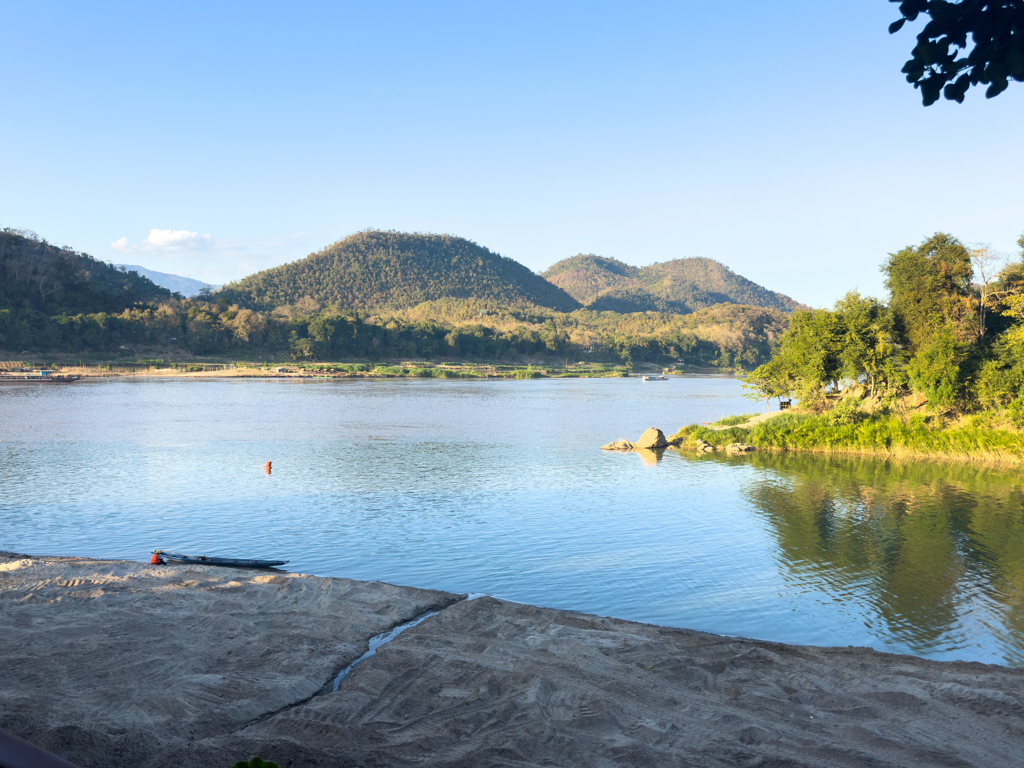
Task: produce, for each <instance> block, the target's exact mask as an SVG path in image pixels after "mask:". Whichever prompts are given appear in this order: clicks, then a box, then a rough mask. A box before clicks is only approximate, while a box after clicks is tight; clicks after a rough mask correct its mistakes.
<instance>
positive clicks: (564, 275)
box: [541, 254, 802, 314]
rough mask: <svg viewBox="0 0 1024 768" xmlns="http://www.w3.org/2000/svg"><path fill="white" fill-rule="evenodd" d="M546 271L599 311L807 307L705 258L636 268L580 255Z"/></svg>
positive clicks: (787, 309) (588, 306)
mask: <svg viewBox="0 0 1024 768" xmlns="http://www.w3.org/2000/svg"><path fill="white" fill-rule="evenodd" d="M541 275H542V276H543V277H545V278H547V279H548V280H550V281H551V282H552V283H554V284H555V285H557V286H558V287H560V288H562V289H563V290H564V291H565V292H566V293H568V294H569V295H570V296H572V297H573V298H574V299H576V300H577V301H578V302H580V303H581V304H583V305H584V306H586V307H587V308H588V309H593V310H598V311H614V312H624V313H625V312H651V311H653V312H676V313H679V314H688V313H690V312H695V311H697V310H699V309H703V308H706V307H711V306H715V305H716V304H723V303H732V304H746V305H749V306H755V307H762V308H765V309H777V310H779V311H782V312H792V311H794V310H796V309H799V308H800V307H801V306H802V305H801V304H799V303H798V302H797V301H795V300H794V299H792V298H790V297H789V296H786V295H785V294H782V293H778V292H776V291H771V290H769V289H767V288H765V287H764V286H762V285H758V284H757V283H755V282H753V281H752V280H748V279H747V278H745V277H743V276H742V275H739V274H736V273H735V272H733V271H732V270H731V269H729V268H728V267H726V266H725V265H724V264H722V263H721V262H718V261H715V260H714V259H709V258H705V257H701V256H692V257H688V258H682V259H672V260H670V261H666V262H657V263H655V264H651V265H649V266H647V267H634V266H632V265H630V264H626V263H625V262H621V261H619V260H617V259H610V258H608V257H604V256H596V255H594V254H577V255H576V256H571V257H569V258H567V259H562V261H559V262H557V263H556V264H554V265H552V266H551V267H549V268H548V269H547V270H545V271H544V272H542V273H541Z"/></svg>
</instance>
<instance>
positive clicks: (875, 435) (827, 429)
mask: <svg viewBox="0 0 1024 768" xmlns="http://www.w3.org/2000/svg"><path fill="white" fill-rule="evenodd" d="M669 440H670V441H671V442H674V443H676V444H677V445H680V446H681V447H685V446H687V445H689V444H693V443H695V442H696V441H697V440H704V441H705V442H707V443H710V444H711V445H713V446H715V447H724V446H726V445H728V444H729V443H749V444H750V445H753V446H756V447H757V448H758V449H761V450H777V451H807V452H815V453H856V454H868V455H875V456H906V457H926V458H941V459H949V460H956V461H978V462H984V463H994V464H1020V463H1021V461H1022V460H1024V434H1022V433H1021V432H1019V431H1015V430H1012V429H1007V428H1005V427H1001V425H999V424H998V417H997V416H993V415H981V416H975V417H973V418H971V419H969V420H966V421H962V422H958V423H954V424H945V423H943V422H942V421H941V420H940V419H938V418H933V419H932V420H929V419H927V418H926V417H925V416H921V415H917V416H913V417H911V418H909V419H903V418H900V417H899V416H895V415H892V414H883V413H875V414H865V415H863V416H862V417H861V418H859V419H857V420H856V421H855V422H852V423H845V424H843V423H838V424H837V423H836V419H835V418H834V417H832V416H831V415H830V414H828V413H826V414H823V415H820V416H819V415H814V414H810V413H792V414H788V413H784V414H780V415H778V416H776V417H774V418H771V419H768V420H767V421H764V422H762V423H760V424H755V425H753V426H751V427H749V428H745V427H741V426H729V427H726V428H724V429H714V428H710V427H705V426H701V425H690V426H688V427H683V428H682V429H680V430H679V431H678V432H676V434H674V435H672V436H671V437H670V438H669Z"/></svg>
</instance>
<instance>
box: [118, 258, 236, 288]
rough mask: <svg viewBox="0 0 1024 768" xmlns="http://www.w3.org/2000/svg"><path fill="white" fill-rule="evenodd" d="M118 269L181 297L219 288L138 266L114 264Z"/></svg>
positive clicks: (200, 281) (189, 278)
mask: <svg viewBox="0 0 1024 768" xmlns="http://www.w3.org/2000/svg"><path fill="white" fill-rule="evenodd" d="M114 266H115V267H117V268H118V269H123V270H125V271H126V272H138V273H139V274H140V275H142V277H145V278H148V279H150V280H152V281H153V282H154V283H156V284H157V285H159V286H161V287H163V288H166V289H167V290H169V291H174V292H175V293H180V294H181V295H182V296H195V295H196V294H198V293H199V292H200V291H201V290H202V289H203V288H209V289H210V290H211V291H216V290H217V289H218V288H220V286H219V285H210V284H209V283H204V282H203V281H202V280H196V279H194V278H191V277H182V276H181V275H172V274H170V273H168V272H157V271H156V270H155V269H147V268H146V267H141V266H139V265H138V264H115V265H114Z"/></svg>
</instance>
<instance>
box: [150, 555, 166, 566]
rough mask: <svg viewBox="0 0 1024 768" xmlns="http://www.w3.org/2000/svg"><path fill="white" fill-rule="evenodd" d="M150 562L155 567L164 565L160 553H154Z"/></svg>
mask: <svg viewBox="0 0 1024 768" xmlns="http://www.w3.org/2000/svg"><path fill="white" fill-rule="evenodd" d="M149 562H150V563H152V564H153V565H163V564H164V560H163V558H162V557H160V553H159V552H154V553H153V556H152V557H151V558H149Z"/></svg>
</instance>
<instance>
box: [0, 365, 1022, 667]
mask: <svg viewBox="0 0 1024 768" xmlns="http://www.w3.org/2000/svg"><path fill="white" fill-rule="evenodd" d="M758 409H759V406H758V405H757V404H756V403H752V402H750V401H748V400H745V399H744V398H743V397H742V390H741V388H740V385H739V382H737V381H736V380H734V379H731V378H728V377H692V378H679V379H672V380H670V381H667V382H650V383H646V384H645V383H641V382H640V381H637V380H606V379H589V380H581V379H577V380H539V381H491V382H487V381H482V382H475V381H405V380H341V381H323V380H307V381H247V380H107V381H87V382H82V383H79V384H75V385H72V386H65V387H47V386H40V387H16V388H15V387H11V388H0V549H3V550H10V551H19V552H28V553H38V554H69V555H70V554H73V555H81V556H90V557H110V558H127V559H135V560H142V559H148V553H149V551H150V550H152V549H154V548H157V547H160V548H164V549H170V550H173V551H180V552H189V553H194V554H207V555H225V556H253V557H280V558H283V559H287V560H289V561H290V563H289V565H288V569H289V570H294V571H298V572H304V573H313V574H318V575H323V576H345V577H349V578H356V579H370V580H372V579H379V580H382V581H388V582H393V583H397V584H406V585H411V586H418V587H428V588H434V589H443V590H448V591H452V592H458V593H466V592H479V593H487V594H491V595H494V596H496V597H502V598H507V599H510V600H516V601H520V602H525V603H532V604H538V605H544V606H550V607H556V608H569V609H573V610H579V611H584V612H588V613H597V614H602V615H609V616H615V617H619V618H624V619H632V620H637V621H644V622H650V623H654V624H663V625H668V626H677V627H690V628H693V629H700V630H706V631H710V632H718V633H723V634H731V635H742V636H748V637H756V638H763V639H769V640H779V641H784V642H794V643H807V644H813V645H864V646H870V647H874V648H878V649H880V650H889V651H895V652H902V653H912V654H916V655H919V656H928V657H931V658H938V659H969V660H977V661H986V662H990V663H999V664H1012V665H1016V666H1022V665H1024V494H1022V481H1021V475H1020V473H1019V472H1007V471H997V470H991V469H979V468H973V467H969V466H958V465H950V464H942V463H929V462H913V463H907V462H899V463H895V462H887V461H879V460H875V459H864V458H855V457H854V458H850V457H847V458H838V457H832V458H825V457H816V456H798V455H778V454H754V455H752V456H744V457H727V456H723V455H720V454H710V455H706V456H697V455H695V454H689V453H676V452H671V451H670V452H666V453H665V454H664V456H662V458H661V460H660V461H651V460H646V461H645V460H644V458H643V457H641V456H638V455H636V454H613V453H606V452H602V451H600V450H599V446H600V445H603V444H604V443H606V442H610V441H611V440H614V439H619V438H630V439H635V438H636V437H637V436H638V435H639V434H640V432H641V431H643V429H644V428H646V427H648V426H658V427H660V428H662V429H663V430H665V431H666V432H671V431H674V430H675V429H676V428H678V427H679V426H682V425H683V424H687V423H692V422H695V421H704V420H707V419H708V418H709V417H711V418H718V417H719V416H720V415H722V414H723V413H725V414H736V413H749V412H751V411H754V412H756V411H757V410H758ZM268 460H270V461H273V473H272V474H271V475H267V474H266V473H265V472H264V470H263V465H264V463H265V462H266V461H268Z"/></svg>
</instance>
